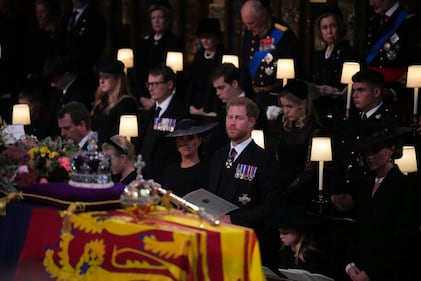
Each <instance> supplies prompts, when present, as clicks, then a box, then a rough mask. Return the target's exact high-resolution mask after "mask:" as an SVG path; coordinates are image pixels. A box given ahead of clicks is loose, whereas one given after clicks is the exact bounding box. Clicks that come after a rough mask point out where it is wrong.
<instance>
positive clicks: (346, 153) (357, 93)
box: [332, 70, 399, 209]
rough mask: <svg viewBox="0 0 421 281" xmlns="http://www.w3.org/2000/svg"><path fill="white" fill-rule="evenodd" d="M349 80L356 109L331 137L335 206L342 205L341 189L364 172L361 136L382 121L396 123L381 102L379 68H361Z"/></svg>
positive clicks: (383, 87) (364, 164) (365, 169)
mask: <svg viewBox="0 0 421 281" xmlns="http://www.w3.org/2000/svg"><path fill="white" fill-rule="evenodd" d="M352 81H353V84H352V89H353V94H352V98H353V102H354V105H355V109H356V110H357V111H356V112H353V113H352V114H351V116H350V117H349V119H348V120H345V121H344V124H342V128H341V130H343V132H342V133H341V135H340V136H339V137H338V138H336V141H335V146H336V147H337V149H335V152H336V156H335V159H334V162H335V163H336V164H335V165H334V166H335V167H336V168H335V171H336V172H335V176H334V177H333V182H334V183H333V186H334V187H335V188H336V190H334V191H333V192H334V193H335V195H333V196H332V200H333V203H334V204H335V205H336V206H337V207H339V209H342V207H341V204H339V202H340V201H341V200H343V199H344V198H343V197H344V196H348V195H345V194H342V193H343V192H344V191H346V192H349V193H351V192H350V191H349V190H348V188H349V186H350V185H357V183H356V182H358V181H360V180H361V178H362V177H364V176H365V175H366V174H367V170H368V169H367V166H366V163H365V162H364V160H363V157H362V155H361V153H360V152H359V151H358V150H357V147H358V146H359V143H360V141H361V138H362V136H365V135H367V134H369V133H370V132H371V131H372V130H376V129H377V128H379V127H383V126H384V125H385V124H388V125H389V126H397V125H399V122H398V120H397V118H396V117H395V116H394V114H393V113H392V112H391V111H390V110H389V109H388V107H387V105H386V104H385V103H384V102H383V99H384V91H385V89H386V87H385V82H384V78H383V75H382V74H381V73H380V72H378V71H376V70H362V71H360V72H357V73H356V74H355V75H354V76H353V77H352ZM343 180H345V182H343ZM341 198H342V199H341Z"/></svg>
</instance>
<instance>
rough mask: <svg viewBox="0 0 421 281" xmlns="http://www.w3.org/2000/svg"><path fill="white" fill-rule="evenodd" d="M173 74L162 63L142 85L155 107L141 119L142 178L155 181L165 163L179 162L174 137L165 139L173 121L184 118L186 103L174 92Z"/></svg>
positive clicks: (139, 146) (173, 124) (186, 115)
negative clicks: (143, 166) (143, 163)
mask: <svg viewBox="0 0 421 281" xmlns="http://www.w3.org/2000/svg"><path fill="white" fill-rule="evenodd" d="M175 82H176V81H175V73H174V71H173V70H172V69H171V68H169V67H168V66H165V65H158V66H156V67H154V68H152V69H151V70H150V71H149V75H148V80H147V82H146V85H145V86H146V87H147V89H148V90H149V93H150V95H151V99H152V100H153V101H154V102H155V106H154V107H152V108H151V109H149V110H148V111H147V112H146V114H145V117H144V118H142V120H141V125H140V135H139V143H138V146H137V150H138V152H140V154H141V155H142V157H143V160H144V161H145V163H146V166H145V168H144V169H143V177H144V178H147V179H148V178H150V179H155V180H159V177H160V175H161V173H162V171H163V170H164V168H165V166H166V165H168V164H170V163H176V162H179V159H178V157H179V155H178V153H177V150H176V148H175V144H174V140H173V139H172V138H166V137H165V135H167V134H168V133H169V132H172V131H173V130H174V127H175V124H176V123H177V121H179V120H181V119H183V118H187V117H188V111H187V106H186V105H185V104H184V103H183V102H182V101H181V100H180V99H179V98H178V97H177V95H176V93H175Z"/></svg>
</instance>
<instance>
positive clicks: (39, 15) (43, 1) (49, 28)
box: [25, 0, 65, 78]
mask: <svg viewBox="0 0 421 281" xmlns="http://www.w3.org/2000/svg"><path fill="white" fill-rule="evenodd" d="M34 11H35V19H36V24H35V25H31V26H30V31H29V32H30V34H29V35H28V36H27V37H26V38H28V42H26V43H27V44H26V46H28V48H27V49H26V51H25V55H26V59H25V65H26V66H25V72H26V73H25V75H26V76H27V78H31V77H41V76H42V71H43V67H44V63H45V61H46V60H47V58H48V57H50V56H54V55H63V54H64V46H65V29H64V28H63V26H62V24H61V20H60V11H59V6H58V4H57V1H53V0H36V1H35V2H34Z"/></svg>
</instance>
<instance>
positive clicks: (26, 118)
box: [12, 104, 31, 125]
mask: <svg viewBox="0 0 421 281" xmlns="http://www.w3.org/2000/svg"><path fill="white" fill-rule="evenodd" d="M12 124H13V125H30V124H31V115H30V113H29V105H27V104H15V105H13V113H12Z"/></svg>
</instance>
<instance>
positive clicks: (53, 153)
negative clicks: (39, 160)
mask: <svg viewBox="0 0 421 281" xmlns="http://www.w3.org/2000/svg"><path fill="white" fill-rule="evenodd" d="M59 155H60V154H59V153H58V152H57V151H53V152H51V153H50V154H48V158H50V159H53V158H56V157H58V156H59Z"/></svg>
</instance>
